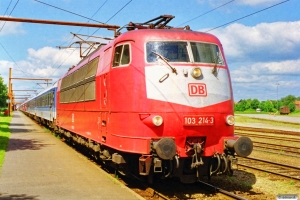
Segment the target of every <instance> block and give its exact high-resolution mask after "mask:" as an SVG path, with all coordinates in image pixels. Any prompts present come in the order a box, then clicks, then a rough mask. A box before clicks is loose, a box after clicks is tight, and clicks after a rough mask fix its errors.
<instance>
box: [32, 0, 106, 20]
mask: <svg viewBox="0 0 300 200" xmlns="http://www.w3.org/2000/svg"><path fill="white" fill-rule="evenodd" d="M34 1H36V2H39V3H42V4H44V5H47V6H50V7H53V8H56V9H59V10H62V11H64V12H68V13H71V14H73V15H77V16H79V17H82V18H85V19H88V20H89V21H94V22H98V23H100V24H104V23H103V22H99V21H97V20H94V19H92V18H89V17H85V16H83V15H80V14H77V13H74V12H71V11H68V10H66V9H63V8H59V7H57V6H53V5H50V4H48V3H45V2H42V1H39V0H34Z"/></svg>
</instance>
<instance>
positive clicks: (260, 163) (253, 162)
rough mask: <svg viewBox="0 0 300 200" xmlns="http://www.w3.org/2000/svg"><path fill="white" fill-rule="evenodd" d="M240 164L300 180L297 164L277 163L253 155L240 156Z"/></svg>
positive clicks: (299, 170)
mask: <svg viewBox="0 0 300 200" xmlns="http://www.w3.org/2000/svg"><path fill="white" fill-rule="evenodd" d="M238 166H244V167H248V168H252V169H255V170H259V171H263V172H267V173H271V174H275V175H279V176H282V177H286V178H290V179H294V180H298V181H300V168H299V167H295V166H290V165H285V164H282V163H276V162H272V161H268V160H262V159H258V158H253V157H247V158H242V157H238Z"/></svg>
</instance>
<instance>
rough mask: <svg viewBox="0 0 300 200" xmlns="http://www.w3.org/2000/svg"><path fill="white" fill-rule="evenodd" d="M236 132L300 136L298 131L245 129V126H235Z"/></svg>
mask: <svg viewBox="0 0 300 200" xmlns="http://www.w3.org/2000/svg"><path fill="white" fill-rule="evenodd" d="M234 131H235V132H236V131H250V132H259V133H267V134H281V135H294V136H300V132H296V131H286V130H278V129H277V130H276V129H267V128H253V127H245V126H235V127H234Z"/></svg>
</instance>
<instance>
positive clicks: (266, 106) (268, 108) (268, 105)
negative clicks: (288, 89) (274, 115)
mask: <svg viewBox="0 0 300 200" xmlns="http://www.w3.org/2000/svg"><path fill="white" fill-rule="evenodd" d="M259 107H260V108H261V109H262V110H263V111H265V112H273V109H274V105H273V104H272V102H271V101H270V100H267V101H263V102H261V103H260V105H259Z"/></svg>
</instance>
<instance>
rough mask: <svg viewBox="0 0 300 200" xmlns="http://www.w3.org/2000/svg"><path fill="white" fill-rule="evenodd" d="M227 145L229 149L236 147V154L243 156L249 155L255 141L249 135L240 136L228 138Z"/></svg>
mask: <svg viewBox="0 0 300 200" xmlns="http://www.w3.org/2000/svg"><path fill="white" fill-rule="evenodd" d="M225 146H226V147H227V148H228V149H234V151H235V152H236V154H237V155H238V156H241V157H247V156H249V155H250V154H251V152H252V150H253V143H252V141H251V140H250V138H248V137H244V136H242V137H239V139H237V140H227V141H226V144H225Z"/></svg>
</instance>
